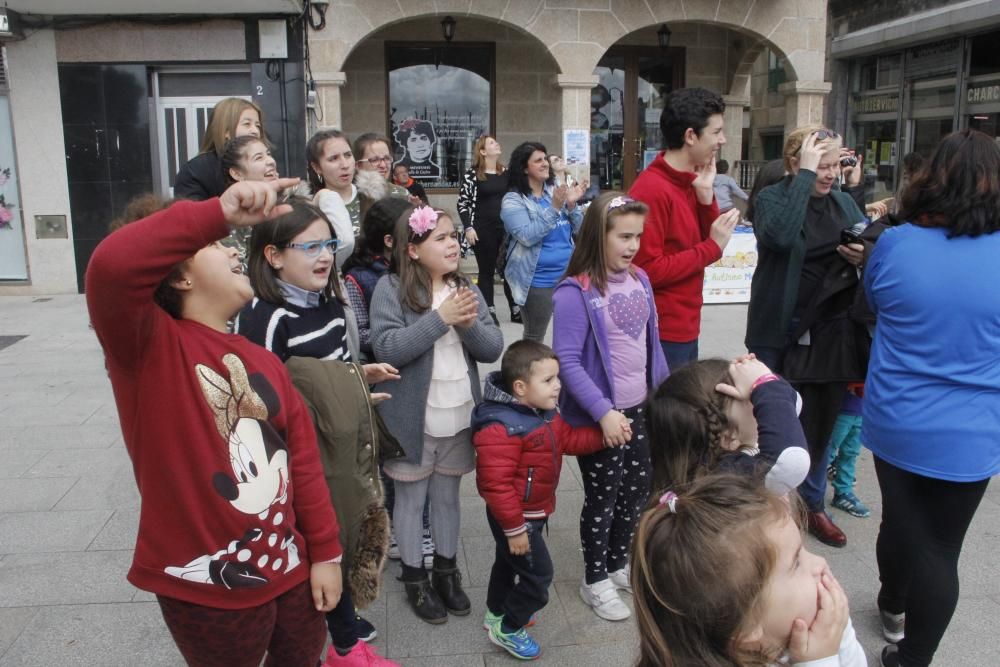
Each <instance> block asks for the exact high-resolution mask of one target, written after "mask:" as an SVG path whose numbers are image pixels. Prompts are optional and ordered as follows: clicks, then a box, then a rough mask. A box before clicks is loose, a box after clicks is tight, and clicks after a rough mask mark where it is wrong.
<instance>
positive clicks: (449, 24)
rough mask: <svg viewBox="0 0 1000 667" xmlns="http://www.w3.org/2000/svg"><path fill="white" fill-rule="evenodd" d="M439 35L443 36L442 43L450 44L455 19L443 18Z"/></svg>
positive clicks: (453, 32)
mask: <svg viewBox="0 0 1000 667" xmlns="http://www.w3.org/2000/svg"><path fill="white" fill-rule="evenodd" d="M441 34H443V35H444V41H446V42H450V41H451V40H452V38H453V37H454V36H455V19H453V18H452V17H451V16H445V17H444V18H443V19H442V20H441Z"/></svg>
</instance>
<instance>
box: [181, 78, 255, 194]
mask: <svg viewBox="0 0 1000 667" xmlns="http://www.w3.org/2000/svg"><path fill="white" fill-rule="evenodd" d="M248 135H249V136H253V137H257V138H259V139H260V140H261V141H263V142H264V143H265V144H267V137H266V136H265V135H264V114H263V112H262V111H261V110H260V107H259V106H257V105H256V104H254V103H253V102H249V101H247V100H244V99H241V98H239V97H227V98H226V99H224V100H222V101H221V102H219V103H218V104H216V105H215V107H214V108H213V109H212V114H211V116H210V117H209V120H208V127H206V128H205V136H204V137H203V138H202V140H201V149H200V151H201V152H200V153H199V154H198V155H196V156H195V157H194V158H192V159H190V160H188V162H187V164H185V165H184V166H183V167H181V168H180V171H178V172H177V176H176V178H174V196H175V197H177V198H178V199H193V200H195V201H202V200H204V199H210V198H211V197H218V196H219V195H221V194H222V193H223V192H224V191H225V189H226V186H227V183H226V176H225V174H224V173H223V169H222V162H221V158H222V153H223V152H224V151H225V148H226V142H228V141H229V140H230V139H235V138H237V137H243V136H248Z"/></svg>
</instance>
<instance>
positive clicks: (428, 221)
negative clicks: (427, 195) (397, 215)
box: [409, 206, 438, 236]
mask: <svg viewBox="0 0 1000 667" xmlns="http://www.w3.org/2000/svg"><path fill="white" fill-rule="evenodd" d="M437 222H438V214H437V211H435V210H434V209H432V208H431V207H430V206H418V207H417V208H415V209H414V210H413V213H411V214H410V218H409V225H410V231H411V232H413V235H414V236H423V235H424V234H426V233H428V232H430V231H431V230H432V229H434V228H435V227H437Z"/></svg>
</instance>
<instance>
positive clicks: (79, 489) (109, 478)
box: [0, 452, 140, 510]
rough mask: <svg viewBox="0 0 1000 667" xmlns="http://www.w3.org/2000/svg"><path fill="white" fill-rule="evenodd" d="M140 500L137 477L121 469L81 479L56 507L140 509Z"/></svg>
mask: <svg viewBox="0 0 1000 667" xmlns="http://www.w3.org/2000/svg"><path fill="white" fill-rule="evenodd" d="M0 456H2V452H0ZM39 479H40V478H39ZM36 481H37V480H36ZM139 500H140V498H139V491H138V490H137V489H136V487H135V477H134V476H133V475H132V471H131V470H130V469H125V468H120V469H118V471H117V472H116V473H114V474H100V475H83V476H81V477H79V478H78V479H77V481H76V484H74V485H73V488H71V489H70V490H69V492H68V493H66V495H65V496H63V499H62V500H60V501H59V504H58V505H56V509H59V510H64V509H81V510H94V509H117V508H119V507H138V506H139Z"/></svg>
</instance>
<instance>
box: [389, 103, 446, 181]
mask: <svg viewBox="0 0 1000 667" xmlns="http://www.w3.org/2000/svg"><path fill="white" fill-rule="evenodd" d="M394 139H395V140H396V145H397V146H401V147H402V148H403V151H404V152H403V157H402V158H400V159H399V160H397V161H396V162H395V163H394V164H393V165H392V166H393V168H394V169H395V168H396V166H397V165H404V166H405V167H406V168H407V169H409V171H410V178H413V179H415V180H432V181H436V180H437V179H438V178H440V177H441V167H440V166H439V165H438V163H437V162H435V161H434V157H435V148H436V146H437V141H438V140H437V134H435V132H434V124H433V123H431V122H430V121H429V120H423V119H420V118H407V119H406V120H404V121H403V122H402V123H400V124H399V129H397V130H396V136H395V137H394Z"/></svg>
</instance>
